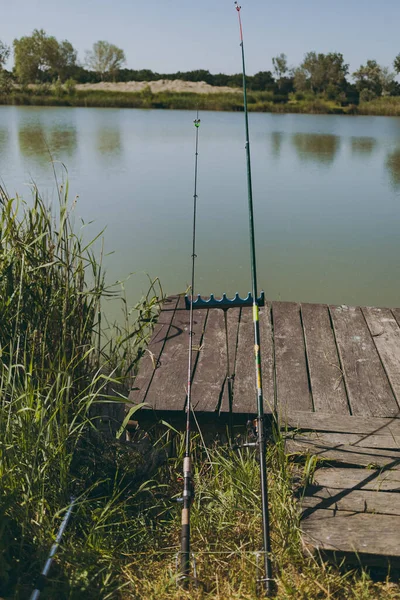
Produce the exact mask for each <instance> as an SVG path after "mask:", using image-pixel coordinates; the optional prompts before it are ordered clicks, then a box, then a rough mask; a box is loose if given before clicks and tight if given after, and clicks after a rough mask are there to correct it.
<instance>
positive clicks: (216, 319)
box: [192, 309, 227, 412]
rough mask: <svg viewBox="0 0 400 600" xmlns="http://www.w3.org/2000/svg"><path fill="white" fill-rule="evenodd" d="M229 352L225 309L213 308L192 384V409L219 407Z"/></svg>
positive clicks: (208, 410) (204, 409)
mask: <svg viewBox="0 0 400 600" xmlns="http://www.w3.org/2000/svg"><path fill="white" fill-rule="evenodd" d="M226 374H227V352H226V332H225V320H224V312H223V311H222V310H217V309H214V310H210V311H209V315H208V319H207V327H206V330H205V332H204V336H203V340H202V348H201V352H200V355H199V361H198V363H197V367H196V373H195V377H194V381H193V386H192V402H193V408H194V409H195V410H197V411H199V412H202V411H207V412H215V411H217V410H218V408H219V406H220V404H221V402H222V399H223V394H224V392H225V388H227V385H226Z"/></svg>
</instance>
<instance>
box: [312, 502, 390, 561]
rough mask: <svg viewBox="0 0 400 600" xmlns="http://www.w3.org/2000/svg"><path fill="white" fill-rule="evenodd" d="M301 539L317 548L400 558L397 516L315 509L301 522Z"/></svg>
mask: <svg viewBox="0 0 400 600" xmlns="http://www.w3.org/2000/svg"><path fill="white" fill-rule="evenodd" d="M301 529H302V531H303V540H304V541H305V542H306V544H309V545H311V546H313V547H314V548H317V549H319V550H329V551H341V552H352V553H353V552H356V553H358V554H359V555H361V556H360V560H361V562H363V561H364V556H363V555H364V554H370V555H373V556H375V557H377V556H378V555H381V556H382V557H383V556H386V557H400V543H399V539H400V517H397V516H389V515H372V514H367V513H364V514H360V513H355V514H353V513H351V512H348V513H346V512H339V513H336V514H335V513H334V511H332V510H318V511H316V512H315V513H313V514H312V515H310V516H309V517H307V519H305V520H304V521H302V524H301Z"/></svg>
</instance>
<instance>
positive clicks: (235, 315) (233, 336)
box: [219, 308, 241, 414]
mask: <svg viewBox="0 0 400 600" xmlns="http://www.w3.org/2000/svg"><path fill="white" fill-rule="evenodd" d="M240 314H241V309H240V308H230V309H229V310H228V311H227V324H228V345H229V371H230V377H231V394H232V398H231V402H232V404H233V393H234V381H235V369H236V359H237V343H238V334H239V321H240ZM231 409H232V407H231V406H230V400H229V386H228V381H226V382H225V387H224V392H223V396H222V400H221V403H220V406H219V413H220V414H221V413H228V412H229V411H230V410H231Z"/></svg>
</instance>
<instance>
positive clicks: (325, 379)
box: [301, 304, 350, 414]
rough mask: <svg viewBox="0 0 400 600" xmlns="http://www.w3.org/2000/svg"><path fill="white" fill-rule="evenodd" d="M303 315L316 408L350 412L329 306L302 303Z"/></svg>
mask: <svg viewBox="0 0 400 600" xmlns="http://www.w3.org/2000/svg"><path fill="white" fill-rule="evenodd" d="M301 314H302V321H303V328H304V337H305V344H306V351H307V358H308V366H309V372H310V379H311V389H312V397H313V402H314V409H315V411H316V412H318V411H321V412H325V413H335V414H350V410H349V404H348V401H347V394H346V390H345V387H344V383H343V373H342V370H341V368H340V362H339V356H338V352H337V347H336V341H335V337H334V335H333V330H332V326H331V320H330V316H329V310H328V307H327V306H326V305H323V304H302V305H301Z"/></svg>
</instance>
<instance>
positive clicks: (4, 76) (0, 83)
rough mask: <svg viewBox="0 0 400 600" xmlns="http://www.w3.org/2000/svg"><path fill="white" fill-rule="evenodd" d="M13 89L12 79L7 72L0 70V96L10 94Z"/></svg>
mask: <svg viewBox="0 0 400 600" xmlns="http://www.w3.org/2000/svg"><path fill="white" fill-rule="evenodd" d="M13 87H14V82H13V78H12V76H11V74H10V73H8V71H5V70H4V69H2V70H1V69H0V94H5V95H8V94H11V92H12V90H13Z"/></svg>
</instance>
